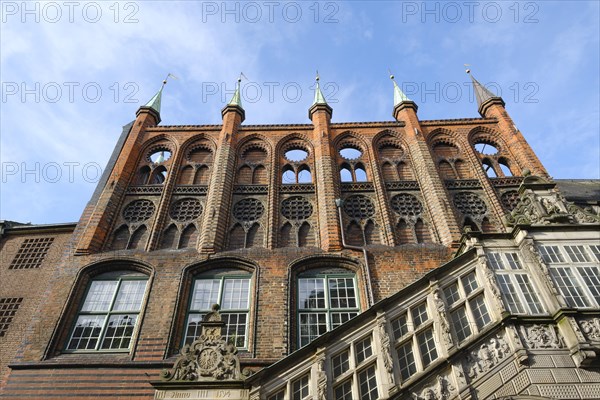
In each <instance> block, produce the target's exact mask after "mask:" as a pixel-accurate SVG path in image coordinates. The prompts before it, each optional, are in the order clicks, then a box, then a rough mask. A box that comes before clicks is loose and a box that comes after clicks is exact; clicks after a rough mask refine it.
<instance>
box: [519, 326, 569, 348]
mask: <svg viewBox="0 0 600 400" xmlns="http://www.w3.org/2000/svg"><path fill="white" fill-rule="evenodd" d="M520 328H521V335H522V336H523V339H524V340H525V345H526V346H527V347H528V348H529V349H559V348H561V347H563V346H562V341H561V339H560V337H559V336H558V334H557V333H556V330H555V329H554V327H553V326H550V325H537V324H536V325H531V326H521V327H520Z"/></svg>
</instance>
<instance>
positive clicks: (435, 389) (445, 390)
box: [412, 375, 456, 400]
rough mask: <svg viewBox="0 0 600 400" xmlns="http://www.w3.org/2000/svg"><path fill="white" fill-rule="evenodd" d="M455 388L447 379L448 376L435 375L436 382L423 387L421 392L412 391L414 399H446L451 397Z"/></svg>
mask: <svg viewBox="0 0 600 400" xmlns="http://www.w3.org/2000/svg"><path fill="white" fill-rule="evenodd" d="M455 391H456V389H455V388H454V386H453V385H452V384H451V383H450V381H449V380H448V377H444V376H440V375H438V377H437V382H436V383H434V384H433V385H431V386H428V387H425V388H424V389H423V390H422V391H421V394H417V393H413V394H412V398H413V399H414V400H446V399H449V398H451V397H452V394H453V392H455Z"/></svg>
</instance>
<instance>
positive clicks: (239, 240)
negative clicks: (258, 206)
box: [228, 224, 246, 250]
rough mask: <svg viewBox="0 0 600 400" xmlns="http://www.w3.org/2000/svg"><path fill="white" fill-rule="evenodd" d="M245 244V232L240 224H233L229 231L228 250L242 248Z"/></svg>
mask: <svg viewBox="0 0 600 400" xmlns="http://www.w3.org/2000/svg"><path fill="white" fill-rule="evenodd" d="M245 245H246V232H245V231H244V228H242V226H241V225H240V224H235V225H234V227H233V228H232V229H231V231H230V232H229V246H228V248H229V250H236V249H243V248H244V247H245Z"/></svg>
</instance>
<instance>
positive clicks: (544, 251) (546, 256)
mask: <svg viewBox="0 0 600 400" xmlns="http://www.w3.org/2000/svg"><path fill="white" fill-rule="evenodd" d="M540 255H541V256H542V259H543V260H544V262H546V263H564V262H565V258H564V257H563V255H562V253H561V252H560V249H559V248H558V246H540Z"/></svg>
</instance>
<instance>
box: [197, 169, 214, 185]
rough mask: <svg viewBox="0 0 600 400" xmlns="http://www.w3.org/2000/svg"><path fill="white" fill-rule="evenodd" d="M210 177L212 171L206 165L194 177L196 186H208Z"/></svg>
mask: <svg viewBox="0 0 600 400" xmlns="http://www.w3.org/2000/svg"><path fill="white" fill-rule="evenodd" d="M209 177H210V169H209V168H208V167H207V166H206V165H203V166H201V167H200V168H198V170H197V171H196V175H195V176H194V185H208V179H209Z"/></svg>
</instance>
